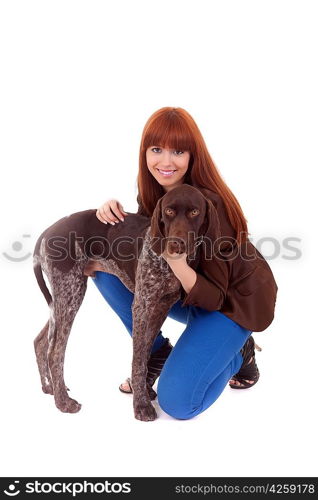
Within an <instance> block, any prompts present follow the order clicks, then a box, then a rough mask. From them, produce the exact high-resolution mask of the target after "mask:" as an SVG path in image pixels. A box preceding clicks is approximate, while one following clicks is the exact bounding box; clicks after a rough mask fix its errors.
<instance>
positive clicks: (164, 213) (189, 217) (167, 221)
mask: <svg viewBox="0 0 318 500" xmlns="http://www.w3.org/2000/svg"><path fill="white" fill-rule="evenodd" d="M220 236H221V230H220V222H219V218H218V215H217V211H216V209H215V207H214V205H213V203H212V202H211V201H210V200H208V199H207V198H206V197H205V196H204V195H203V194H202V193H201V192H200V191H199V189H197V188H195V187H193V186H190V185H188V184H182V185H180V186H178V187H176V188H174V189H172V190H171V191H169V192H167V193H166V194H165V195H164V196H162V198H160V199H159V200H158V202H157V205H156V208H155V210H154V212H153V215H152V219H151V237H152V243H151V248H152V250H153V251H154V252H155V253H156V254H157V255H161V254H162V253H163V252H164V250H165V249H166V245H168V251H169V253H173V252H176V253H186V254H187V255H189V256H192V255H193V254H194V253H195V249H196V247H197V246H198V244H200V243H201V241H202V240H203V238H204V241H206V242H207V243H208V244H209V245H213V243H214V241H215V240H217V239H218V238H219V237H220Z"/></svg>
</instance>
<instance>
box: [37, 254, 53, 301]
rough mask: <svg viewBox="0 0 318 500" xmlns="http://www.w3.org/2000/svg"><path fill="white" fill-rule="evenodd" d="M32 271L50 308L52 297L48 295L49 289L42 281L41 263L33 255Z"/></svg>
mask: <svg viewBox="0 0 318 500" xmlns="http://www.w3.org/2000/svg"><path fill="white" fill-rule="evenodd" d="M33 270H34V274H35V277H36V279H37V282H38V285H39V287H40V288H41V292H42V293H43V295H44V297H45V300H46V302H47V303H48V305H49V306H50V305H51V303H52V295H51V294H50V292H49V289H48V287H47V286H46V283H45V281H44V277H43V271H42V267H41V262H40V259H39V257H38V256H37V255H34V257H33Z"/></svg>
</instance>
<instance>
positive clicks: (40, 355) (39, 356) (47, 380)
mask: <svg viewBox="0 0 318 500" xmlns="http://www.w3.org/2000/svg"><path fill="white" fill-rule="evenodd" d="M48 333H49V321H48V322H47V323H46V325H45V326H44V328H43V329H42V330H41V332H40V333H39V335H38V336H37V337H36V338H35V339H34V350H35V355H36V361H37V364H38V368H39V372H40V377H41V384H42V390H43V392H45V394H53V385H52V379H51V374H50V370H49V365H48V359H47V352H48V346H49V342H48Z"/></svg>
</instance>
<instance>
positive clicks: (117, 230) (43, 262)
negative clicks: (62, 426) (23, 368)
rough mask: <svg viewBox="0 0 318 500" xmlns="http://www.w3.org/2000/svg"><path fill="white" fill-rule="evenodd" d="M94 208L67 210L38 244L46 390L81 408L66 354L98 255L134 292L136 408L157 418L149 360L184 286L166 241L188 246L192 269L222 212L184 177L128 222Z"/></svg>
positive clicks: (40, 352)
mask: <svg viewBox="0 0 318 500" xmlns="http://www.w3.org/2000/svg"><path fill="white" fill-rule="evenodd" d="M95 214H96V210H86V211H84V212H77V213H75V214H72V215H70V216H68V217H64V218H63V219H61V220H59V221H57V222H56V223H55V224H53V225H52V226H50V227H49V228H48V229H46V230H45V231H44V232H43V233H42V234H41V236H40V237H39V239H38V241H37V243H36V246H35V250H34V272H35V275H36V278H37V281H38V284H39V286H40V288H41V290H42V292H43V294H44V296H45V298H46V300H47V302H48V305H49V307H50V319H49V321H48V322H47V323H46V325H45V326H44V328H43V329H42V331H41V332H40V334H39V335H38V336H37V337H36V339H35V341H34V346H35V352H36V359H37V363H38V367H39V371H40V376H41V383H42V389H43V391H44V392H45V393H47V394H53V395H54V399H55V404H56V406H57V407H58V408H59V409H60V410H61V411H63V412H70V413H75V412H77V411H79V410H80V408H81V405H80V404H79V403H78V402H77V401H75V400H74V399H72V398H70V397H69V396H68V394H67V388H66V386H65V382H64V373H63V372H64V356H65V350H66V345H67V340H68V337H69V334H70V330H71V327H72V324H73V321H74V318H75V316H76V313H77V311H78V309H79V307H80V305H81V303H82V301H83V298H84V295H85V291H86V287H87V276H85V274H84V272H85V268H86V266H87V264H88V261H89V260H91V259H93V260H98V261H99V263H100V264H101V265H102V268H103V270H104V271H106V272H109V273H111V274H114V275H116V276H118V278H119V279H120V280H121V281H122V282H123V284H124V285H125V286H126V287H127V288H128V289H129V290H130V291H131V292H132V293H134V301H133V305H132V315H133V361H132V388H133V396H134V397H133V404H134V412H135V417H136V418H137V419H139V420H143V421H148V420H154V419H155V418H156V412H155V409H154V407H153V405H152V404H151V398H153V396H154V395H155V393H154V391H153V390H152V388H151V387H148V386H147V382H146V377H147V362H148V359H149V356H150V352H151V348H152V345H153V342H154V339H155V337H156V335H157V334H158V332H159V330H160V328H161V326H162V324H163V322H164V320H165V319H166V317H167V315H168V312H169V310H170V308H171V307H172V306H173V304H175V302H177V301H178V300H179V298H180V292H181V284H180V281H179V280H178V279H177V278H176V276H175V275H174V274H173V272H172V271H171V269H170V267H169V265H168V264H167V262H166V261H165V259H163V257H161V254H162V253H163V251H164V250H165V248H166V245H168V250H169V253H173V252H177V253H183V252H186V254H187V255H188V262H189V265H191V267H192V268H194V269H195V268H196V266H197V264H198V251H197V247H198V245H199V244H200V243H201V241H202V238H203V236H204V237H205V238H207V239H208V240H209V241H215V240H216V239H217V238H218V237H219V235H220V229H219V222H218V217H217V213H216V210H215V208H214V206H213V204H212V203H211V201H210V200H208V199H207V198H205V197H204V196H203V194H202V193H201V192H200V191H199V190H198V189H196V188H194V187H192V186H189V185H187V184H183V185H181V186H178V187H176V188H175V189H173V190H171V191H169V192H168V193H166V194H165V195H164V196H163V197H162V198H160V200H159V201H158V203H157V205H156V208H155V210H154V213H153V216H152V218H151V219H150V218H147V217H144V216H142V215H137V214H129V215H128V216H127V217H126V218H125V220H124V222H123V223H121V224H119V225H118V226H117V225H116V226H111V225H104V224H103V223H101V222H100V221H99V220H98V219H97V217H96V215H95ZM43 271H44V273H45V274H46V276H47V278H48V281H49V284H50V288H51V293H50V292H49V290H48V288H47V286H46V283H45V281H44V278H43Z"/></svg>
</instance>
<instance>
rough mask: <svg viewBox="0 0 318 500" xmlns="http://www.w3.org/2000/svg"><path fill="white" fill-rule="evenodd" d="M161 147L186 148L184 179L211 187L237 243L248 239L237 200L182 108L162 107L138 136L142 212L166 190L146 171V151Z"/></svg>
mask: <svg viewBox="0 0 318 500" xmlns="http://www.w3.org/2000/svg"><path fill="white" fill-rule="evenodd" d="M150 146H160V147H162V148H171V149H175V150H178V151H189V152H190V160H189V167H188V170H187V172H186V175H185V178H184V182H185V183H186V184H190V185H192V186H195V187H198V188H200V187H202V188H206V189H210V190H212V191H214V192H216V193H218V194H219V195H220V197H221V198H222V200H223V202H224V205H225V208H226V211H227V214H228V217H229V220H230V222H231V224H232V226H233V228H234V230H235V231H236V235H237V236H236V238H237V242H238V244H240V243H243V242H244V241H245V240H246V239H247V235H248V230H247V220H246V219H245V217H244V214H243V211H242V209H241V207H240V204H239V202H238V201H237V199H236V198H235V196H234V194H233V193H232V191H231V190H230V189H229V187H228V186H227V185H226V183H225V182H224V180H223V179H222V177H221V175H220V173H219V171H218V169H217V168H216V166H215V164H214V162H213V160H212V158H211V156H210V154H209V152H208V149H207V147H206V144H205V142H204V139H203V137H202V134H201V132H200V130H199V128H198V126H197V124H196V123H195V121H194V120H193V118H192V116H191V115H190V114H189V113H188V112H187V111H186V110H185V109H183V108H173V107H164V108H161V109H159V110H158V111H156V112H155V113H153V114H152V115H151V116H150V118H149V119H148V121H147V123H146V125H145V127H144V130H143V133H142V138H141V144H140V151H139V172H138V179H137V184H138V196H137V200H138V202H139V203H140V204H141V206H142V207H143V209H144V210H143V211H144V212H145V213H147V215H148V216H149V217H151V216H152V214H153V211H154V209H155V206H156V204H157V201H158V200H159V198H161V197H162V196H163V195H164V194H165V191H164V189H163V187H162V186H161V185H160V184H159V183H158V182H157V181H156V179H155V178H154V177H153V175H152V174H151V173H150V172H149V170H148V167H147V162H146V150H147V148H149V147H150Z"/></svg>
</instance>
